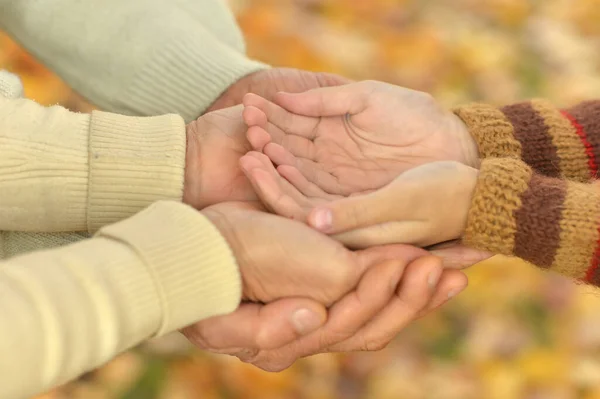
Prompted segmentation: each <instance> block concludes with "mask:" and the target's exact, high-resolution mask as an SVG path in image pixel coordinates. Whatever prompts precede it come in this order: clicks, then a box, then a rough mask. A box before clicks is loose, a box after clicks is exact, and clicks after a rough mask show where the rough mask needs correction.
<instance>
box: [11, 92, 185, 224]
mask: <svg viewBox="0 0 600 399" xmlns="http://www.w3.org/2000/svg"><path fill="white" fill-rule="evenodd" d="M0 143H2V145H0V192H1V193H2V195H1V196H0V230H19V231H37V232H41V231H45V232H56V231H87V232H93V231H96V230H97V229H98V228H100V227H101V226H103V225H106V224H110V223H113V222H116V221H119V220H122V219H124V218H126V217H129V216H131V215H133V214H135V213H137V212H138V211H140V210H141V209H143V208H145V207H146V206H148V205H150V204H151V203H153V202H155V201H157V200H161V199H172V200H181V196H182V192H183V178H184V165H185V155H186V154H185V153H186V134H185V125H184V123H183V120H182V119H181V118H180V117H178V116H175V115H166V116H159V117H151V118H132V117H124V116H120V115H115V114H109V113H105V112H93V113H92V114H76V113H72V112H69V111H67V110H65V109H64V108H61V107H58V106H55V107H51V108H44V107H41V106H40V105H38V104H36V103H34V102H32V101H29V100H25V99H9V98H2V97H0Z"/></svg>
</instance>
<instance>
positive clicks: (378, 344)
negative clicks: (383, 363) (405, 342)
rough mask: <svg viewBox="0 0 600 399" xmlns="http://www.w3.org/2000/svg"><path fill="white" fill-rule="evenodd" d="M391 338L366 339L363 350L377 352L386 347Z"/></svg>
mask: <svg viewBox="0 0 600 399" xmlns="http://www.w3.org/2000/svg"><path fill="white" fill-rule="evenodd" d="M390 341H391V340H387V339H386V340H368V341H366V342H365V350H367V351H368V352H377V351H381V350H384V349H385V348H387V346H388V345H389V343H390Z"/></svg>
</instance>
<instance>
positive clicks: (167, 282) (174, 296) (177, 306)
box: [98, 201, 242, 335]
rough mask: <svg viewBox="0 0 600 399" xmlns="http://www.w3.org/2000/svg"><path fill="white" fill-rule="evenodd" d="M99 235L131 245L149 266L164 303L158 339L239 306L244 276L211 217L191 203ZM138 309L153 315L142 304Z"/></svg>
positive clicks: (163, 207) (157, 207)
mask: <svg viewBox="0 0 600 399" xmlns="http://www.w3.org/2000/svg"><path fill="white" fill-rule="evenodd" d="M98 236H100V237H107V238H113V239H117V240H120V241H122V242H125V243H127V244H129V245H131V246H132V247H133V248H134V249H135V250H136V252H137V253H138V254H139V256H140V257H141V258H142V259H143V260H144V262H145V264H146V265H147V267H148V272H149V273H150V275H151V277H152V280H153V281H154V286H155V289H156V293H157V296H158V298H159V299H160V303H161V306H160V307H161V318H160V319H161V321H160V327H159V328H158V330H157V331H156V335H163V334H167V333H169V332H172V331H175V330H178V329H180V328H183V327H185V326H188V325H190V324H192V323H195V322H197V321H199V320H203V319H206V318H209V317H212V316H216V315H221V314H225V313H229V312H232V311H234V310H235V309H236V308H237V307H238V306H239V303H240V300H241V291H242V290H241V278H240V274H239V270H238V267H237V264H236V261H235V258H234V256H233V254H232V252H231V250H230V248H229V246H228V244H227V242H226V241H225V239H224V238H223V237H222V236H221V234H220V233H219V231H218V230H217V229H216V228H215V227H214V225H212V224H211V223H210V222H209V221H208V219H206V218H205V217H204V216H202V214H201V213H200V212H198V211H196V210H194V209H192V208H190V207H188V206H187V205H183V204H179V203H175V202H168V201H161V202H158V203H156V204H154V205H152V206H151V207H149V208H148V209H146V210H144V211H143V212H141V213H140V214H138V215H136V216H135V217H133V218H130V219H128V220H125V221H123V222H120V223H117V224H114V225H111V226H107V227H104V228H103V229H101V230H100V231H99V232H98ZM142 288H143V287H142ZM132 289H136V286H135V285H132ZM137 310H138V311H139V312H147V311H151V309H147V308H145V307H144V305H143V304H140V308H139V309H137ZM136 314H137V313H136ZM148 316H149V317H152V316H151V315H148Z"/></svg>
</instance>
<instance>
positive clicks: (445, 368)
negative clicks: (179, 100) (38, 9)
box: [0, 0, 600, 399]
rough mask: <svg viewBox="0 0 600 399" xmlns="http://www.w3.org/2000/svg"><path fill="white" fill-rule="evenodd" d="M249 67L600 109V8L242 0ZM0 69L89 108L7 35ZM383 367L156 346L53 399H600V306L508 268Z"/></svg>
mask: <svg viewBox="0 0 600 399" xmlns="http://www.w3.org/2000/svg"><path fill="white" fill-rule="evenodd" d="M230 3H231V6H232V7H233V9H234V11H235V12H236V14H237V16H238V18H239V21H240V24H241V26H242V28H243V30H244V32H245V34H246V38H247V43H248V50H249V54H250V55H251V56H252V57H255V58H258V59H260V60H262V61H264V62H267V63H270V64H272V65H278V66H293V67H298V68H305V69H310V70H326V71H332V72H337V73H340V74H343V75H347V76H349V77H352V78H355V79H378V80H385V81H389V82H393V83H396V84H400V85H403V86H408V87H410V88H415V89H420V90H425V91H428V92H431V93H433V94H434V95H435V96H436V97H437V98H438V99H439V100H440V101H442V102H443V103H444V104H446V105H448V106H452V105H456V104H459V103H462V102H466V101H472V100H481V101H489V102H493V103H505V102H510V101H515V100H518V99H523V98H529V97H534V96H539V97H546V98H549V99H551V100H553V101H555V102H557V103H559V104H568V103H571V102H574V101H577V100H581V99H586V98H590V97H598V95H600V0H529V1H525V0H445V1H444V0H427V1H424V0H245V1H243V0H235V1H230ZM0 67H1V68H8V69H10V70H13V71H16V72H17V73H18V74H19V75H20V76H21V77H22V78H23V80H24V83H25V86H26V94H27V95H28V96H29V97H30V98H33V99H35V100H37V101H39V102H41V103H44V104H53V103H57V102H58V103H62V104H65V105H67V106H69V107H71V108H73V109H77V110H83V111H85V110H89V109H90V107H89V106H88V105H87V104H86V103H85V102H83V101H82V100H81V99H80V98H79V97H78V96H76V95H75V94H73V93H71V92H70V91H69V90H68V88H67V87H66V86H65V85H64V84H63V83H61V82H60V80H59V79H57V78H56V77H55V76H53V75H52V74H51V73H50V72H48V71H47V70H45V69H44V68H43V67H41V66H40V65H38V64H37V63H36V62H35V61H34V60H33V59H31V58H30V57H29V56H28V55H27V54H25V53H23V52H22V51H21V50H20V49H19V48H18V47H17V46H16V45H15V44H13V43H12V42H11V41H10V40H8V39H7V38H6V37H4V36H2V35H1V34H0ZM469 276H470V287H469V288H468V289H467V291H465V292H464V293H463V294H461V295H460V296H459V297H458V298H456V299H455V300H454V301H453V302H452V303H451V304H449V305H448V306H446V307H445V308H444V309H443V310H442V311H441V312H439V313H437V314H435V315H432V316H429V317H427V318H425V319H423V320H421V321H419V322H418V323H416V324H414V325H413V326H411V327H410V328H408V329H407V330H405V331H404V332H403V333H402V334H401V335H400V336H398V338H397V340H396V341H395V343H394V344H392V345H391V346H390V347H389V348H388V349H386V350H384V351H381V352H378V353H357V354H346V355H322V356H317V357H313V358H310V359H305V360H303V361H300V362H298V363H297V364H296V365H295V366H294V367H292V368H291V369H289V370H287V371H285V372H283V373H279V374H268V373H263V372H261V371H259V370H257V369H254V368H252V367H249V366H246V365H244V364H241V363H240V362H238V361H237V360H236V359H230V358H226V357H217V356H211V355H207V354H205V353H201V352H199V351H195V350H193V349H191V348H190V347H189V346H188V345H187V344H186V342H185V341H184V340H183V339H181V338H180V337H177V336H175V337H168V338H166V339H162V340H158V341H154V342H150V343H148V344H146V345H144V346H143V347H141V348H139V349H137V350H135V351H133V352H130V353H127V354H124V355H122V356H120V357H118V358H117V359H116V360H114V361H113V362H112V363H110V364H108V365H107V366H106V367H104V368H102V369H100V370H98V371H96V372H93V373H90V374H89V375H87V376H85V377H84V378H82V379H81V380H80V381H78V382H77V383H74V384H71V385H68V386H66V387H63V388H61V389H58V390H56V391H54V392H51V393H49V394H47V395H45V396H43V398H44V399H59V398H77V399H79V398H82V399H83V398H85V399H96V398H97V399H117V398H118V399H138V398H140V399H141V398H148V399H152V398H157V399H187V398H207V399H217V398H227V399H236V398H262V399H271V398H273V399H275V398H277V399H280V398H281V399H284V398H294V399H300V398H313V399H334V398H343V399H358V398H369V399H388V398H390V399H391V398H394V399H396V398H401V399H403V398H408V399H413V398H414V399H430V398H431V399H471V398H473V399H520V398H527V399H575V398H582V399H600V317H598V315H600V295H597V294H590V293H589V292H584V288H583V287H577V286H575V285H572V284H570V283H569V282H567V281H565V280H563V279H561V278H559V277H557V276H554V275H549V274H541V273H539V272H537V271H535V270H533V269H532V268H530V267H529V266H527V265H525V264H522V263H519V262H516V261H509V260H506V259H502V258H498V259H494V260H492V261H490V262H487V263H484V264H480V265H478V266H476V267H474V268H473V269H472V270H470V271H469Z"/></svg>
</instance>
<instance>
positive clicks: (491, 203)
mask: <svg viewBox="0 0 600 399" xmlns="http://www.w3.org/2000/svg"><path fill="white" fill-rule="evenodd" d="M472 198H473V199H472V202H471V208H470V210H469V216H468V222H467V228H466V231H465V234H464V237H463V241H464V242H465V244H467V245H469V246H471V247H474V248H477V249H481V250H486V251H490V252H493V253H500V254H503V255H509V256H518V257H520V258H522V259H524V260H526V261H528V262H531V263H533V264H534V265H536V266H538V267H540V268H542V269H548V270H552V271H555V272H558V273H561V274H564V275H566V276H569V277H572V278H575V279H579V280H583V281H586V282H588V283H591V284H594V285H597V286H600V270H599V264H600V263H599V261H600V248H599V240H600V231H599V228H600V182H597V181H592V182H590V183H579V182H575V181H570V180H564V179H557V178H552V177H547V176H543V175H541V174H538V173H536V172H534V171H533V169H532V168H531V167H530V166H528V165H526V164H525V163H524V162H522V161H520V160H517V159H514V158H504V159H499V158H490V159H486V160H484V161H483V162H482V165H481V170H480V174H479V181H478V184H477V187H476V189H475V192H474V194H473V197H472Z"/></svg>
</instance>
